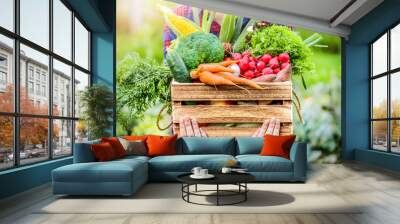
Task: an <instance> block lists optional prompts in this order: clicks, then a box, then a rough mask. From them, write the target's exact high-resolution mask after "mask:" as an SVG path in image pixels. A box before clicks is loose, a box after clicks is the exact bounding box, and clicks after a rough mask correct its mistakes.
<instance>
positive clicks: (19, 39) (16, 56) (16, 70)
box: [0, 0, 93, 172]
mask: <svg viewBox="0 0 400 224" xmlns="http://www.w3.org/2000/svg"><path fill="white" fill-rule="evenodd" d="M53 1H54V0H48V2H49V12H48V13H49V47H48V49H46V48H45V47H42V46H41V45H39V44H36V43H34V42H33V41H30V40H29V39H27V38H25V37H23V36H21V35H20V0H14V1H13V10H14V18H13V20H14V21H13V22H14V24H13V25H14V27H13V28H14V30H13V31H10V30H8V29H6V28H4V27H1V26H0V35H3V36H5V37H8V38H11V39H12V40H13V44H14V48H13V54H12V57H13V60H12V61H13V64H12V65H11V66H12V69H11V70H12V72H13V73H12V74H11V75H13V79H14V99H13V103H14V105H13V107H14V110H13V112H2V111H0V116H5V117H6V116H11V117H12V119H13V154H14V156H13V157H14V158H13V159H14V161H13V166H11V167H5V168H0V172H2V171H4V170H10V169H16V168H18V167H23V166H29V165H33V164H37V163H43V162H46V161H49V160H54V159H56V160H58V159H62V158H65V157H70V156H72V155H73V152H74V143H75V125H76V124H75V123H76V121H78V120H79V117H75V108H74V107H72V108H71V110H72V111H71V114H70V116H68V115H66V116H61V115H60V116H58V115H57V116H56V115H53V75H54V74H53V59H55V60H58V61H59V62H61V63H64V64H66V65H68V66H71V81H70V82H71V85H70V86H71V92H72V99H71V101H72V102H71V105H74V103H75V88H74V82H75V69H77V70H79V71H81V72H83V73H85V74H87V75H88V77H89V83H88V86H91V85H92V80H93V79H92V71H91V70H92V69H91V65H92V61H91V49H92V43H91V37H92V30H91V29H90V28H89V27H88V26H87V24H86V23H85V22H84V21H83V19H82V18H81V17H80V16H79V14H78V13H76V12H75V11H74V10H73V9H72V7H71V6H70V5H69V4H68V3H67V2H66V1H65V0H59V1H60V2H61V3H62V4H63V5H64V6H65V7H66V8H67V9H68V10H70V11H71V18H70V22H71V28H72V30H71V34H70V35H71V58H70V59H67V58H64V57H63V56H61V55H59V54H57V53H55V52H54V51H53V50H54V44H53V43H54V39H53V36H54V35H53V32H54V29H53V21H54V17H53V15H54V14H53V10H54V8H53ZM75 18H76V19H77V20H79V22H80V23H81V24H82V25H83V26H84V28H85V29H86V30H87V31H88V35H89V40H88V46H89V48H88V61H89V67H88V69H85V68H83V67H81V66H80V65H78V64H76V63H75ZM21 44H23V45H25V46H27V47H30V48H32V49H33V50H36V51H38V52H40V53H43V54H45V55H47V56H48V58H49V63H48V77H47V78H48V82H47V85H46V87H45V88H46V91H47V93H46V95H47V97H48V101H47V103H48V108H49V109H48V113H47V114H46V115H39V114H26V113H21V111H20V85H21V83H20V82H21V81H20V64H21V61H20V58H21V57H20V53H21V52H20V45H21ZM27 66H28V64H27ZM28 68H30V67H28ZM40 74H42V73H40ZM25 75H26V77H27V81H28V80H30V76H29V75H30V74H29V73H27V74H25ZM33 75H34V78H33V82H34V83H36V82H35V80H36V77H35V75H36V70H33ZM39 78H40V77H39ZM39 83H41V79H40V80H39ZM34 85H35V84H34ZM41 86H42V85H41ZM27 91H29V90H27ZM34 91H36V90H34ZM40 95H41V94H40ZM24 117H27V118H45V119H47V122H48V136H47V142H48V143H49V144H48V146H47V147H48V148H47V150H48V157H47V158H44V159H43V160H41V161H38V162H33V163H26V164H21V161H20V149H19V148H20V144H19V141H20V119H21V118H24ZM56 120H66V121H71V125H72V126H71V129H72V130H71V131H72V132H71V153H70V154H69V155H62V156H54V155H53V152H54V147H53V144H52V142H53V121H56Z"/></svg>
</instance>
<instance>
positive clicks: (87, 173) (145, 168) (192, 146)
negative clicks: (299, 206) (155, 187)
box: [52, 137, 307, 195]
mask: <svg viewBox="0 0 400 224" xmlns="http://www.w3.org/2000/svg"><path fill="white" fill-rule="evenodd" d="M263 141H264V139H263V138H253V137H236V138H233V137H214V138H200V137H184V138H180V139H178V141H177V144H176V150H177V155H172V156H157V157H153V158H150V157H146V156H127V157H125V158H122V159H118V160H113V161H108V162H96V161H95V158H94V155H93V154H92V151H91V149H90V145H91V144H94V143H98V142H99V141H91V142H85V143H77V144H75V151H74V163H73V164H70V165H67V166H63V167H59V168H57V169H55V170H53V172H52V177H53V179H52V180H53V183H52V184H53V193H54V194H67V195H131V194H134V193H135V192H136V191H137V190H138V189H139V188H140V187H141V186H142V185H144V184H145V183H146V182H148V181H152V182H161V181H176V177H177V176H178V175H180V174H183V173H187V172H190V170H191V169H192V168H193V167H196V166H200V167H203V168H207V169H209V170H210V172H218V171H219V170H220V169H221V168H222V167H223V166H224V165H225V164H226V163H227V161H228V160H236V161H237V162H238V164H239V165H240V166H241V167H242V168H247V169H248V171H249V172H250V173H251V174H253V175H254V176H255V177H256V181H260V182H282V181H284V182H304V181H305V180H306V170H307V156H306V145H305V144H304V143H300V142H295V143H294V144H293V146H292V149H291V151H290V159H285V158H282V157H276V156H260V155H258V154H259V153H260V150H261V148H262V146H263Z"/></svg>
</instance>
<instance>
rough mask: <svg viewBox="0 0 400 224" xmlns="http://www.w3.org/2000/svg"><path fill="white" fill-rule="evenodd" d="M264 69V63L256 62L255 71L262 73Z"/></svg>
mask: <svg viewBox="0 0 400 224" xmlns="http://www.w3.org/2000/svg"><path fill="white" fill-rule="evenodd" d="M264 68H265V63H264V62H263V61H259V62H257V69H258V70H260V71H262V70H263V69H264Z"/></svg>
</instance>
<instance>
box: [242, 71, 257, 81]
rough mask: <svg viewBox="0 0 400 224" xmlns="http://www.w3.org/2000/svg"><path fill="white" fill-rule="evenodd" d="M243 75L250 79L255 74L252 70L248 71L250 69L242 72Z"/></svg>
mask: <svg viewBox="0 0 400 224" xmlns="http://www.w3.org/2000/svg"><path fill="white" fill-rule="evenodd" d="M243 76H244V77H245V78H247V79H252V78H254V77H255V76H254V72H253V71H250V70H248V71H246V72H245V73H244V74H243Z"/></svg>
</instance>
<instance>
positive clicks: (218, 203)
mask: <svg viewBox="0 0 400 224" xmlns="http://www.w3.org/2000/svg"><path fill="white" fill-rule="evenodd" d="M217 206H219V184H217Z"/></svg>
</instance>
